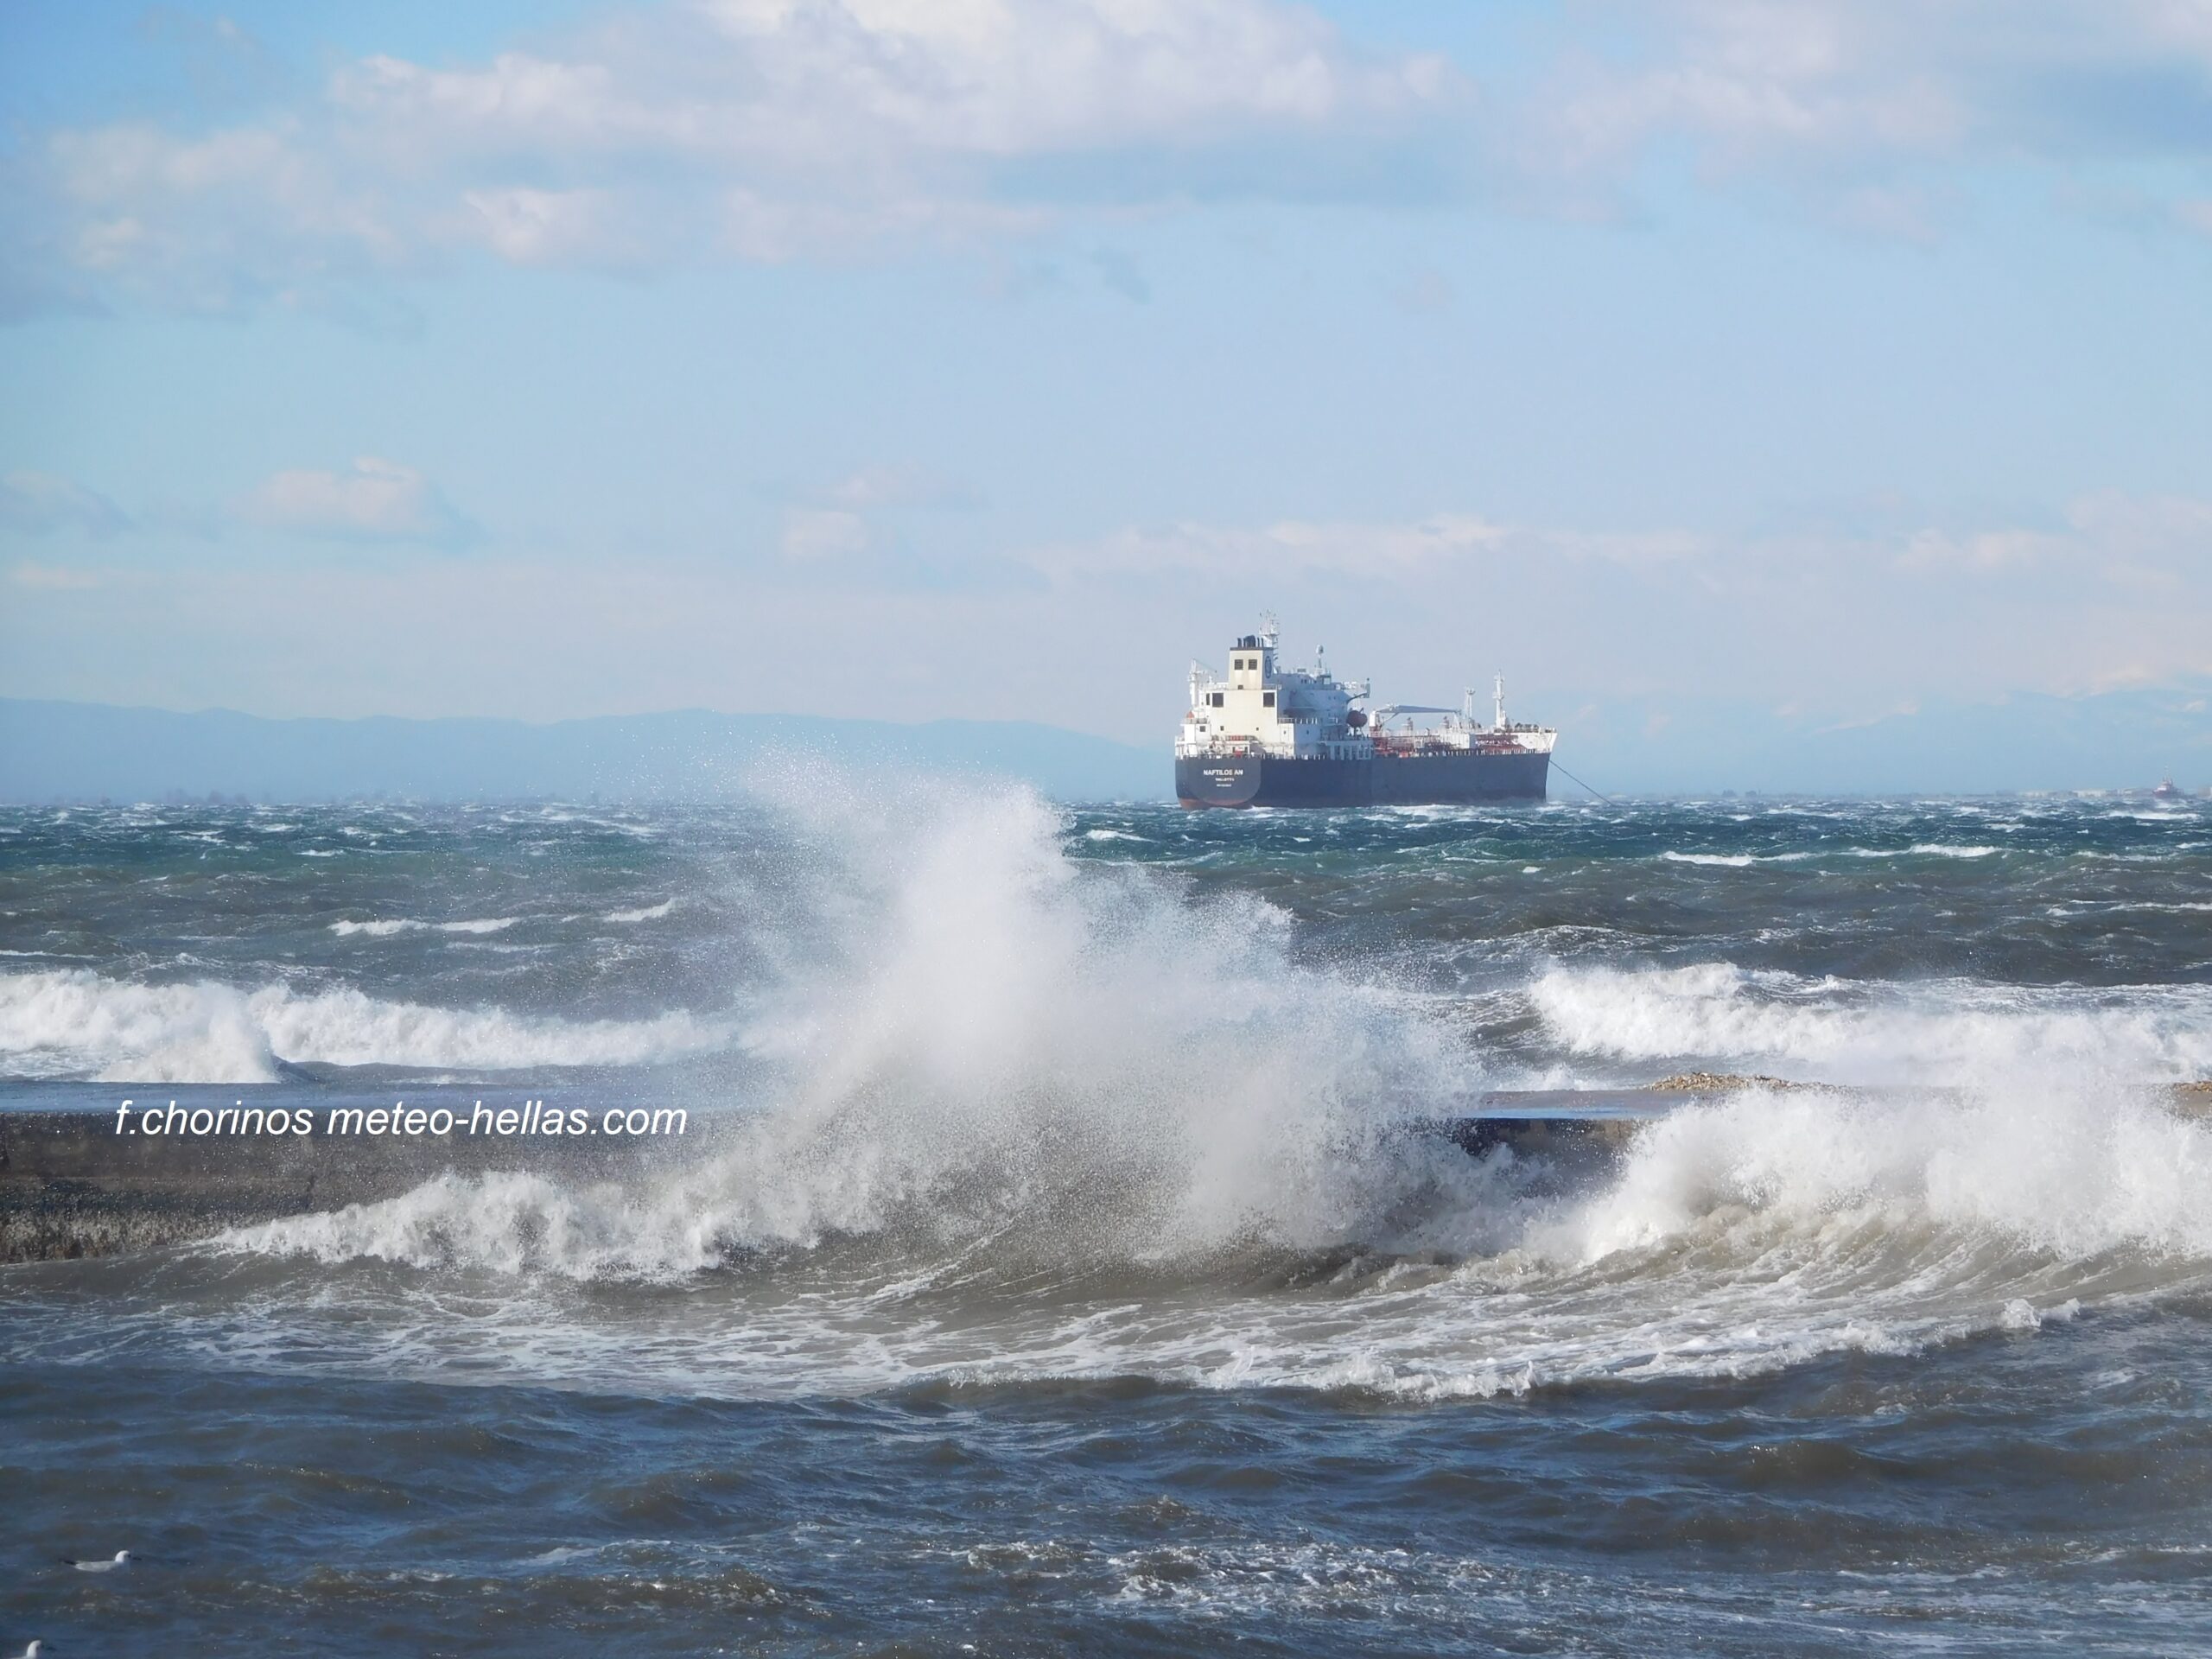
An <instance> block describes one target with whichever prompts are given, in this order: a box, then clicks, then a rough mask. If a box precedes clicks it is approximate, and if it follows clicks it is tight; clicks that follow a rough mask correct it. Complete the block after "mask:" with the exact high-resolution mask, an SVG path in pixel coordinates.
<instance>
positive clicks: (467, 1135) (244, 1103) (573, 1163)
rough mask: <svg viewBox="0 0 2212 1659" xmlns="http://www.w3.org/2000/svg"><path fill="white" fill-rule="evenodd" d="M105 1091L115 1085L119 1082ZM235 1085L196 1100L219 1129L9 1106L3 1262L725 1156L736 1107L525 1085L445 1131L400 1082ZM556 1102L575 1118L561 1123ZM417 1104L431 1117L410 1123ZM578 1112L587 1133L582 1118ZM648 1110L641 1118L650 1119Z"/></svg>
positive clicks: (459, 1115) (4, 1114) (613, 1176)
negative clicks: (292, 1121) (392, 1092)
mask: <svg viewBox="0 0 2212 1659" xmlns="http://www.w3.org/2000/svg"><path fill="white" fill-rule="evenodd" d="M104 1092H105V1094H106V1095H107V1096H109V1098H112V1096H113V1093H114V1091H113V1090H105V1091H104ZM273 1093H274V1091H271V1090H228V1091H226V1095H227V1096H229V1098H226V1100H225V1101H224V1102H223V1103H222V1106H221V1107H217V1106H215V1105H213V1103H193V1104H194V1105H196V1106H197V1107H198V1109H200V1111H202V1112H204V1113H206V1114H207V1118H206V1122H207V1123H208V1128H207V1129H204V1130H202V1131H201V1132H199V1133H194V1131H193V1129H192V1128H191V1127H190V1125H189V1122H184V1123H181V1124H180V1125H178V1126H177V1127H176V1128H175V1129H174V1130H170V1129H167V1128H165V1129H162V1130H159V1131H156V1132H152V1133H148V1132H143V1131H142V1130H141V1129H140V1128H138V1127H137V1123H136V1122H134V1121H133V1120H134V1119H135V1118H136V1117H137V1116H138V1114H137V1113H136V1112H134V1113H133V1114H132V1115H131V1116H128V1117H125V1116H120V1115H119V1114H118V1111H117V1110H116V1109H112V1108H103V1109H91V1108H88V1107H87V1108H76V1109H73V1108H72V1107H71V1106H69V1105H64V1106H61V1107H60V1108H58V1109H21V1108H17V1109H11V1110H0V1262H23V1261H46V1260H54V1259H57V1258H63V1257H73V1256H82V1255H113V1254H116V1253H118V1252H120V1251H125V1250H137V1249H155V1248H158V1247H160V1246H162V1245H165V1244H174V1243H182V1242H185V1241H188V1240H191V1239H194V1238H206V1237H209V1236H213V1235H214V1234H217V1233H219V1232H222V1231H224V1230H226V1229H228V1228H232V1227H238V1226H245V1225H248V1224H252V1223H255V1222H261V1221H268V1220H271V1219H273V1218H275V1217H278V1216H287V1215H298V1214H302V1213H304V1212H307V1211H317V1210H336V1209H341V1208H343V1207H344V1206H345V1205H349V1204H368V1203H373V1202H375V1201H376V1200H378V1199H380V1198H393V1197H396V1196H397V1195H398V1194H400V1193H402V1192H406V1191H408V1190H409V1189H410V1187H413V1186H416V1185H420V1184H421V1183H422V1182H423V1181H425V1180H428V1179H431V1178H432V1177H434V1176H435V1175H438V1174H441V1173H448V1172H450V1173H455V1174H460V1175H480V1174H489V1173H493V1172H495V1171H512V1170H521V1171H529V1172H531V1173H538V1174H543V1175H547V1176H550V1177H554V1178H557V1179H566V1180H572V1181H586V1182H588V1181H607V1180H620V1179H631V1178H634V1177H636V1176H638V1175H640V1174H643V1173H647V1172H649V1171H650V1170H652V1168H654V1167H656V1166H664V1165H665V1164H666V1163H667V1162H669V1161H670V1160H679V1159H688V1160H696V1159H698V1158H702V1157H706V1156H711V1155H712V1154H713V1153H714V1151H715V1147H717V1145H718V1144H723V1143H724V1142H725V1133H726V1128H727V1125H728V1122H729V1121H730V1120H728V1119H727V1118H716V1117H713V1116H708V1115H704V1114H701V1113H696V1112H693V1113H690V1114H688V1115H683V1116H682V1121H683V1128H682V1129H681V1130H680V1131H677V1130H676V1129H675V1128H674V1125H673V1122H671V1121H670V1120H667V1119H665V1118H664V1122H663V1125H662V1127H661V1128H660V1130H659V1132H658V1133H656V1132H654V1129H653V1127H652V1113H651V1111H650V1109H642V1108H638V1107H634V1106H627V1105H620V1106H613V1107H609V1108H604V1109H599V1108H594V1109H582V1108H569V1107H567V1106H565V1105H562V1106H551V1105H548V1104H546V1103H543V1102H541V1101H537V1099H536V1097H535V1096H513V1097H501V1098H499V1099H498V1100H496V1101H487V1102H486V1109H485V1112H486V1115H485V1117H484V1118H482V1119H480V1120H479V1128H478V1129H477V1130H476V1131H475V1132H472V1131H471V1129H470V1128H469V1127H468V1125H469V1115H470V1111H471V1109H472V1107H471V1105H470V1104H468V1103H464V1104H462V1105H461V1107H460V1108H459V1109H457V1110H454V1111H453V1112H452V1114H451V1116H450V1117H449V1118H448V1127H446V1128H445V1129H444V1131H443V1132H442V1133H436V1132H433V1130H432V1129H431V1128H430V1127H429V1123H430V1121H431V1120H432V1118H433V1116H434V1114H433V1111H432V1109H429V1108H418V1109H412V1110H411V1112H410V1109H409V1108H406V1107H404V1106H403V1107H395V1103H394V1102H393V1099H392V1097H391V1096H377V1097H373V1098H371V1097H367V1096H358V1097H355V1096H338V1097H336V1098H335V1099H332V1098H328V1097H326V1096H321V1095H316V1096H308V1097H302V1095H301V1094H300V1093H299V1092H297V1091H288V1097H286V1098H283V1099H281V1100H278V1099H274V1098H272V1096H273ZM233 1099H236V1100H238V1101H239V1102H240V1105H239V1106H238V1107H235V1108H232V1111H233V1112H235V1113H237V1114H238V1116H244V1114H245V1112H249V1111H253V1112H257V1113H258V1114H259V1116H257V1117H255V1118H253V1119H251V1120H249V1122H250V1125H251V1127H249V1128H246V1129H245V1130H243V1131H241V1130H239V1129H238V1128H235V1127H233V1126H234V1125H235V1124H236V1123H237V1122H238V1118H237V1117H233V1118H232V1119H231V1121H230V1122H229V1123H226V1126H225V1127H224V1128H222V1129H221V1130H216V1129H215V1128H213V1123H214V1121H215V1119H216V1116H217V1115H218V1114H219V1113H220V1111H221V1110H222V1108H224V1107H231V1103H232V1100H233ZM166 1105H167V1102H166V1101H163V1102H162V1105H161V1107H156V1111H159V1110H161V1109H162V1108H165V1107H166ZM640 1111H644V1112H645V1116H644V1117H643V1118H640V1117H639V1116H638V1113H639V1112H640ZM305 1113H312V1114H313V1115H314V1117H313V1122H314V1123H315V1128H314V1129H313V1130H312V1131H310V1132H306V1133H292V1132H289V1130H277V1131H274V1132H272V1131H271V1130H270V1128H269V1127H268V1126H269V1124H270V1122H272V1121H276V1120H277V1115H278V1114H283V1115H284V1117H285V1118H286V1119H289V1118H292V1117H294V1116H297V1115H300V1114H305ZM555 1113H557V1114H558V1115H559V1116H560V1117H561V1119H562V1122H561V1126H560V1130H559V1132H557V1133H548V1132H547V1131H546V1128H545V1125H546V1120H547V1118H548V1117H549V1116H551V1115H553V1114H555ZM334 1114H335V1115H337V1116H336V1117H335V1119H334V1116H333V1115H334ZM355 1114H358V1115H359V1116H358V1118H356V1117H355V1116H354V1115H355ZM395 1114H397V1118H396V1121H395ZM502 1115H504V1116H502ZM610 1115H613V1116H619V1120H620V1127H618V1128H615V1129H614V1130H613V1132H608V1130H607V1128H606V1127H605V1125H606V1122H607V1117H608V1116H610ZM187 1116H189V1114H187ZM414 1116H419V1117H420V1118H421V1119H422V1120H423V1122H422V1125H421V1127H420V1128H416V1129H413V1130H412V1132H410V1124H411V1122H412V1121H413V1117H414ZM578 1116H580V1117H581V1118H582V1120H583V1127H582V1130H581V1132H569V1126H570V1124H571V1122H575V1121H576V1118H577V1117H578ZM632 1122H636V1123H639V1125H640V1128H639V1130H638V1131H636V1132H632V1131H631V1129H630V1128H629V1127H628V1126H629V1124H631V1123H632ZM334 1125H335V1127H334ZM372 1126H373V1127H372Z"/></svg>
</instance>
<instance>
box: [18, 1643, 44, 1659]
mask: <svg viewBox="0 0 2212 1659" xmlns="http://www.w3.org/2000/svg"><path fill="white" fill-rule="evenodd" d="M45 1647H46V1643H43V1642H34V1643H31V1644H30V1646H29V1647H28V1648H25V1649H23V1650H22V1653H21V1654H19V1655H17V1656H16V1659H38V1656H39V1654H40V1653H41V1651H42V1650H43V1649H44V1648H45Z"/></svg>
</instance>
